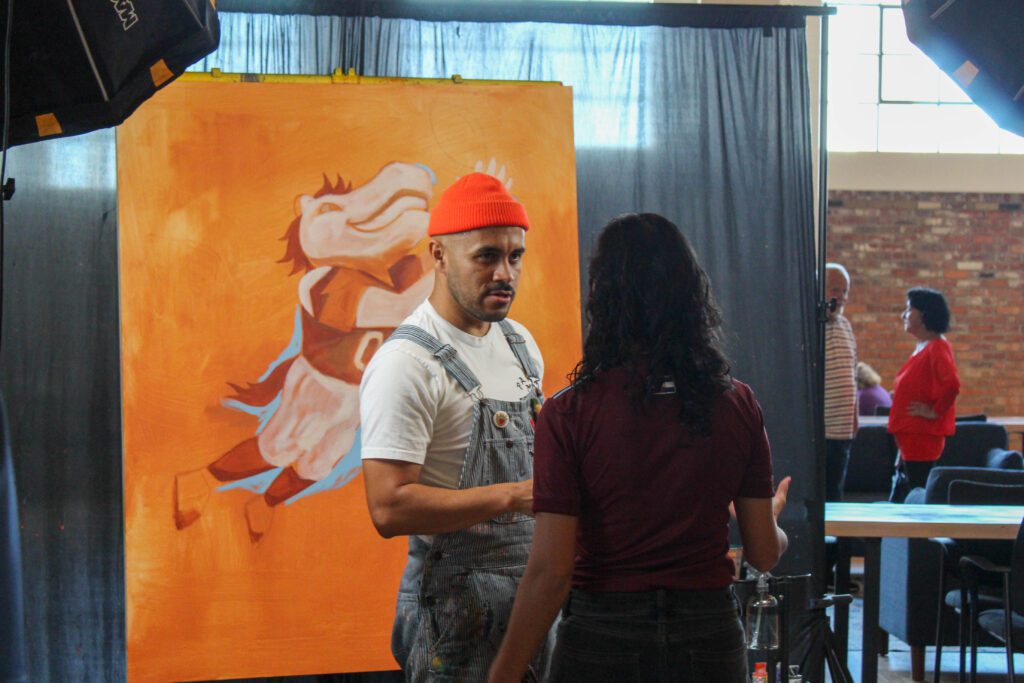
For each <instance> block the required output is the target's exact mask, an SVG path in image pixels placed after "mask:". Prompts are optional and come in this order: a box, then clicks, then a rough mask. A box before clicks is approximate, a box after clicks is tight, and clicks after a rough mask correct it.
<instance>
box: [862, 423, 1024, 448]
mask: <svg viewBox="0 0 1024 683" xmlns="http://www.w3.org/2000/svg"><path fill="white" fill-rule="evenodd" d="M858 419H859V421H860V424H862V425H864V426H867V425H881V426H883V427H884V426H886V425H888V424H889V417H888V416H887V415H873V416H866V415H862V416H861V417H860V418H858ZM988 422H990V423H992V424H997V425H1002V426H1003V427H1006V431H1007V432H1009V434H1010V448H1013V449H1014V450H1016V449H1024V417H1022V416H1019V415H1003V416H994V417H989V418H988Z"/></svg>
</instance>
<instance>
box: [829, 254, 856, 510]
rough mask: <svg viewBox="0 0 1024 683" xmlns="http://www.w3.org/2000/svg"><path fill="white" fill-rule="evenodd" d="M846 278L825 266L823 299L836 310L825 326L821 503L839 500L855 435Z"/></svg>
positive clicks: (831, 266) (852, 354) (853, 360)
mask: <svg viewBox="0 0 1024 683" xmlns="http://www.w3.org/2000/svg"><path fill="white" fill-rule="evenodd" d="M849 293H850V274H849V273H847V272H846V268H844V267H843V266H841V265H839V264H838V263H829V264H826V265H825V298H826V300H827V299H835V301H836V307H835V310H834V311H830V312H829V314H828V322H826V323H825V448H826V456H825V500H827V501H828V500H842V499H843V485H844V484H845V482H846V466H847V464H848V463H849V461H850V445H851V444H852V443H853V436H854V434H856V432H857V341H856V339H854V337H853V328H851V327H850V321H849V320H847V319H846V318H845V317H844V316H843V309H844V307H845V306H846V298H847V296H848V295H849Z"/></svg>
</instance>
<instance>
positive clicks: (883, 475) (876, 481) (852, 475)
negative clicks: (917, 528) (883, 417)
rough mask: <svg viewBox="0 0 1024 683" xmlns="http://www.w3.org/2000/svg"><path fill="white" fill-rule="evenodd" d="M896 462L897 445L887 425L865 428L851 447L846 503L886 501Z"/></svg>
mask: <svg viewBox="0 0 1024 683" xmlns="http://www.w3.org/2000/svg"><path fill="white" fill-rule="evenodd" d="M895 461H896V442H895V441H894V440H893V438H892V434H890V433H889V432H888V430H887V429H886V427H885V425H864V426H862V427H861V428H860V429H858V430H857V434H856V436H854V438H853V444H852V445H851V446H850V464H849V466H848V467H847V469H846V483H845V485H844V486H843V500H845V501H848V502H865V503H867V502H874V501H877V500H886V499H887V498H888V497H889V488H890V486H891V484H892V467H893V463H894V462H895Z"/></svg>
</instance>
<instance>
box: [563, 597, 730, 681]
mask: <svg viewBox="0 0 1024 683" xmlns="http://www.w3.org/2000/svg"><path fill="white" fill-rule="evenodd" d="M739 613H740V610H739V603H738V602H737V601H736V597H735V596H734V594H733V592H732V589H731V588H720V589H714V590H699V591H670V590H657V591H648V592H643V593H593V592H586V591H580V590H574V591H573V592H572V595H571V596H570V597H569V602H568V603H567V604H566V607H565V609H564V610H563V612H562V622H561V624H559V627H558V637H557V639H556V642H555V649H554V653H553V654H552V661H551V674H552V678H551V680H552V681H553V682H554V683H572V682H576V681H588V683H606V682H607V683H613V682H614V683H628V682H630V681H636V682H637V683H640V682H641V681H642V682H643V683H648V682H650V683H669V682H673V681H687V682H688V683H703V682H705V681H706V682H707V683H745V682H746V681H747V650H746V647H745V645H744V641H743V625H742V624H741V622H740V618H739Z"/></svg>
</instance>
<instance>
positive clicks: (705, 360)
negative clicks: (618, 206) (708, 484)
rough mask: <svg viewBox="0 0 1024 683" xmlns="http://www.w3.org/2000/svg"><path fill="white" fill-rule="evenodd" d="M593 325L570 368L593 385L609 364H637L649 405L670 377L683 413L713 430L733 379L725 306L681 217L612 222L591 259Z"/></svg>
mask: <svg viewBox="0 0 1024 683" xmlns="http://www.w3.org/2000/svg"><path fill="white" fill-rule="evenodd" d="M586 313H587V318H588V322H589V324H590V328H589V330H588V332H587V338H586V341H584V343H583V359H582V360H581V361H580V362H579V364H578V365H577V366H576V368H575V370H573V372H572V373H571V374H570V376H569V378H570V380H571V381H572V382H573V385H574V386H575V387H576V388H577V389H578V390H580V391H586V390H587V387H588V385H590V384H591V383H592V382H593V380H594V378H595V376H596V375H597V374H599V373H600V372H602V371H603V370H609V369H611V368H626V369H628V370H632V372H631V380H630V384H631V386H629V387H627V390H628V391H629V393H630V400H631V402H632V403H633V406H634V407H635V408H637V409H640V408H642V407H643V406H644V405H645V404H646V402H647V401H648V400H649V398H650V397H651V395H652V394H653V393H654V391H656V390H658V389H659V388H660V387H661V386H662V383H663V382H664V381H665V379H671V380H672V381H673V382H674V383H675V387H676V394H677V396H678V398H679V419H680V421H681V422H682V423H683V424H684V425H685V426H686V427H687V428H688V429H689V430H690V431H691V433H694V434H700V435H708V434H710V432H711V414H712V407H713V405H714V402H715V399H716V398H717V397H718V396H719V395H720V394H722V393H724V392H725V391H727V390H728V389H729V388H730V387H731V386H732V380H731V378H730V376H729V363H728V361H727V360H726V357H725V354H724V353H723V352H722V350H721V349H720V348H719V326H720V325H721V313H720V312H719V310H718V306H717V304H716V303H715V300H714V297H713V296H712V293H711V286H710V284H709V282H708V276H707V274H706V273H705V272H704V269H703V268H701V265H700V263H699V261H698V260H697V255H696V253H694V251H693V247H691V246H690V243H689V241H688V240H687V239H686V237H685V236H684V235H683V233H682V232H680V230H679V228H678V227H676V225H675V224H674V223H672V222H671V221H669V220H668V219H666V218H664V217H663V216H659V215H658V214H654V213H640V214H626V215H623V216H619V217H618V218H615V219H613V220H612V221H611V222H609V223H608V224H607V225H606V226H605V227H604V228H603V230H602V232H601V235H600V237H599V238H598V241H597V253H596V254H595V255H594V258H593V260H592V261H591V262H590V296H589V298H588V301H587V306H586Z"/></svg>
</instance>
